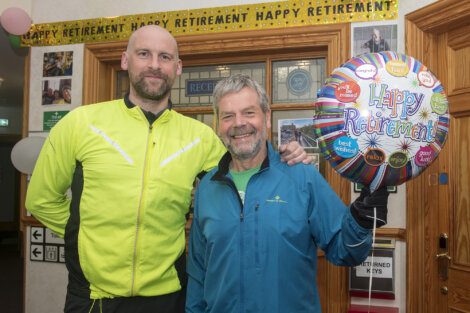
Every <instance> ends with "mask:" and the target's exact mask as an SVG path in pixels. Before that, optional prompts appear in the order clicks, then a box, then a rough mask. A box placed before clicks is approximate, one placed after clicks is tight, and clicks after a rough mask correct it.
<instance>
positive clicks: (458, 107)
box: [448, 94, 470, 117]
mask: <svg viewBox="0 0 470 313" xmlns="http://www.w3.org/2000/svg"><path fill="white" fill-rule="evenodd" d="M466 99H468V94H458V95H453V96H449V97H448V100H449V102H450V103H452V105H451V106H449V112H450V114H451V115H452V116H456V117H458V116H463V115H468V114H469V113H470V103H468V101H466Z"/></svg>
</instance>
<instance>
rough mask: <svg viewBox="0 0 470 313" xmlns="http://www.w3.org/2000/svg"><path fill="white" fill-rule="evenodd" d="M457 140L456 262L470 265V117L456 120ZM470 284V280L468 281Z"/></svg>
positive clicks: (454, 255) (455, 145)
mask: <svg viewBox="0 0 470 313" xmlns="http://www.w3.org/2000/svg"><path fill="white" fill-rule="evenodd" d="M453 129H454V131H455V133H456V136H455V137H454V138H458V142H455V144H454V147H455V159H456V162H457V163H458V170H456V171H455V177H454V180H455V187H456V188H455V190H454V192H455V195H454V198H455V211H454V225H455V227H454V236H452V238H453V240H454V247H455V250H454V251H453V253H452V255H453V259H454V263H457V264H459V265H466V266H470V163H469V160H470V117H468V116H467V117H462V118H459V119H456V120H455V121H454V127H453ZM467 284H470V281H469V282H468V283H467Z"/></svg>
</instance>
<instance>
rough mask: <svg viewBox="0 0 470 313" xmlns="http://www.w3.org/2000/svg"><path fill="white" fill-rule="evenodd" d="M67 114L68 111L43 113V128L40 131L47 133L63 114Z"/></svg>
mask: <svg viewBox="0 0 470 313" xmlns="http://www.w3.org/2000/svg"><path fill="white" fill-rule="evenodd" d="M67 113H69V111H51V112H44V118H43V127H42V130H44V131H49V130H51V128H52V127H54V125H55V124H57V122H58V121H60V119H61V118H63V117H64V116H65V114H67Z"/></svg>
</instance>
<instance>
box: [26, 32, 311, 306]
mask: <svg viewBox="0 0 470 313" xmlns="http://www.w3.org/2000/svg"><path fill="white" fill-rule="evenodd" d="M121 67H122V69H124V70H127V71H128V72H129V79H130V92H129V94H128V95H126V96H125V97H124V99H120V100H114V101H109V102H103V103H98V104H93V105H88V106H82V107H79V108H77V109H75V110H73V111H72V112H70V113H69V114H67V115H66V116H65V117H64V118H63V119H62V120H61V121H60V122H59V123H57V125H56V126H54V128H53V129H52V130H51V132H50V134H49V137H48V138H47V140H46V142H45V144H44V146H43V149H42V151H41V153H40V156H39V158H38V161H37V163H36V167H35V170H34V172H33V175H32V177H31V181H30V184H29V187H28V192H27V198H26V207H27V209H28V210H29V211H30V212H31V213H32V214H33V215H34V216H35V217H36V218H37V219H38V220H39V221H40V222H42V223H43V224H44V225H46V226H47V227H49V228H50V229H52V230H53V231H54V232H56V233H57V234H59V235H60V236H63V237H64V238H65V256H66V265H67V269H68V271H69V283H68V287H67V299H66V303H65V312H74V313H75V312H77V313H78V312H80V313H81V312H86V313H90V312H133V313H135V312H157V313H175V312H184V296H185V286H186V273H185V263H186V262H185V253H184V249H185V231H184V225H185V223H186V219H185V215H186V213H187V212H188V208H189V205H190V201H191V196H190V193H191V189H192V186H193V182H194V179H195V178H196V177H197V175H198V174H200V173H202V172H207V171H209V170H210V169H212V168H213V167H215V166H216V165H217V163H218V161H219V159H220V158H221V156H222V155H223V154H224V153H225V151H226V150H225V148H224V146H223V145H222V143H221V142H220V140H219V138H218V137H217V135H216V134H215V133H214V132H213V131H212V129H211V128H210V127H208V126H206V125H204V124H202V123H200V122H198V121H196V120H194V119H191V118H189V117H185V116H183V115H181V114H179V113H177V112H175V111H174V110H172V109H171V102H170V100H169V97H170V91H171V87H172V85H173V83H174V81H175V79H176V78H177V77H178V76H179V75H180V74H181V71H182V62H181V60H180V59H179V56H178V48H177V43H176V40H175V39H174V38H173V37H172V36H171V35H170V34H169V33H168V32H167V31H166V30H164V29H163V28H160V27H158V26H145V27H142V28H140V29H138V30H137V31H135V32H134V34H133V35H132V36H131V37H130V39H129V43H128V47H127V50H126V51H125V52H124V53H123V55H122V59H121ZM283 149H285V147H283ZM285 150H288V151H287V152H289V154H290V156H286V158H288V159H289V160H290V161H289V163H292V162H298V161H299V160H302V159H305V156H306V154H305V152H304V151H303V149H301V148H299V146H298V145H293V146H291V147H289V149H285ZM304 161H305V162H309V160H308V159H307V160H304ZM70 187H71V190H72V197H71V198H69V197H68V196H67V195H66V194H67V190H68V189H69V188H70Z"/></svg>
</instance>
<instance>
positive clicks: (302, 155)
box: [279, 141, 313, 165]
mask: <svg viewBox="0 0 470 313" xmlns="http://www.w3.org/2000/svg"><path fill="white" fill-rule="evenodd" d="M279 152H280V153H281V160H282V161H283V162H287V164H288V165H294V164H297V163H300V162H302V163H304V164H311V163H312V162H313V157H311V156H309V155H307V152H305V150H304V148H303V147H302V146H301V145H300V144H299V143H298V142H297V141H291V142H289V143H288V144H285V145H280V146H279Z"/></svg>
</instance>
